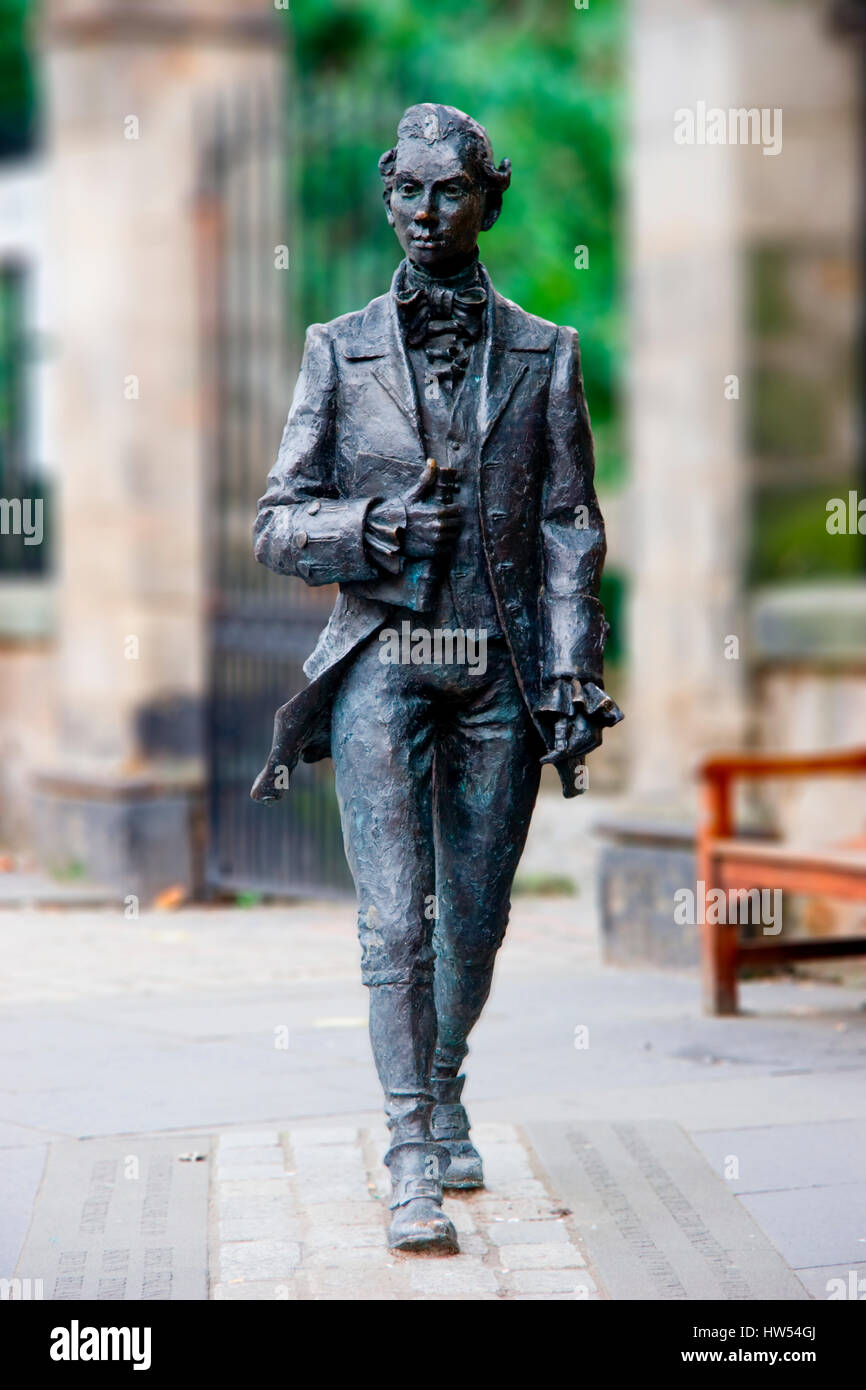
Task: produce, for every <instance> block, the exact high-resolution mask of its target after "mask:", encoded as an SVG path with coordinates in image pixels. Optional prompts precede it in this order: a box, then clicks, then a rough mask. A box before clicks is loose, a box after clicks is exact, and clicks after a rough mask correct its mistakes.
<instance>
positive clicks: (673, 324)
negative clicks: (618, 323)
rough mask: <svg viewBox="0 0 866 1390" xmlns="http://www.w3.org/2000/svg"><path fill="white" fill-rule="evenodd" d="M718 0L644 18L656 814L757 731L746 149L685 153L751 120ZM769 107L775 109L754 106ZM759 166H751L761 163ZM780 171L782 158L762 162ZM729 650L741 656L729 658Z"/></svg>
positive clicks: (635, 291)
mask: <svg viewBox="0 0 866 1390" xmlns="http://www.w3.org/2000/svg"><path fill="white" fill-rule="evenodd" d="M735 8H736V7H731V6H729V5H727V4H726V3H722V2H721V0H640V3H639V4H634V5H633V6H632V11H631V30H632V44H633V51H632V59H633V62H632V81H631V94H632V103H633V105H632V135H631V169H630V175H629V188H630V248H629V260H630V265H631V278H630V329H631V336H630V344H631V363H630V372H631V380H630V390H629V410H630V434H631V440H630V458H631V469H632V481H631V486H630V498H629V507H628V511H629V526H630V539H631V554H632V567H631V575H630V592H631V604H630V619H629V662H630V670H629V685H630V689H629V692H628V693H627V695H626V696H625V697H624V701H623V703H624V706H625V708H626V711H627V716H628V717H627V724H625V725H623V730H624V731H625V730H626V729H627V730H628V737H629V759H630V765H631V790H632V791H633V792H634V793H635V794H636V796H638V797H639V798H640V799H641V800H642V801H644V802H645V803H646V804H647V805H648V806H651V807H658V809H659V810H662V809H664V808H669V807H670V806H671V804H678V805H680V806H682V805H683V803H685V806H686V807H687V806H688V805H689V803H690V802H691V800H692V791H693V787H692V780H691V769H692V767H693V765H694V763H695V761H696V759H697V758H698V756H699V755H700V754H701V753H702V752H703V751H704V750H706V749H709V748H719V747H724V746H729V745H736V744H737V742H738V741H739V740H740V738H741V731H742V719H743V697H742V685H743V681H742V668H743V664H744V663H743V661H742V660H731V659H728V657H727V656H726V639H727V638H729V637H736V638H738V639H739V642H740V644H741V655H742V656H743V657H745V642H746V632H745V616H744V608H743V602H742V583H743V549H744V539H745V533H746V527H747V516H748V509H747V500H746V493H745V484H744V460H743V449H742V445H741V430H742V415H743V409H744V406H743V402H742V399H740V400H735V399H734V400H731V399H726V396H725V382H726V378H728V377H730V376H737V377H738V378H739V384H740V388H741V390H742V389H743V388H744V387H745V386H746V384H747V383H746V380H745V376H746V362H745V358H744V329H743V324H742V310H741V292H740V265H739V257H738V245H737V232H738V190H737V183H736V181H735V179H734V177H733V172H734V171H733V162H734V160H735V159H736V158H737V157H738V156H742V155H743V154H744V153H745V152H744V151H742V150H739V149H731V148H725V147H719V146H708V145H693V146H689V145H681V144H677V143H675V141H674V124H675V122H674V113H675V111H677V110H678V109H679V108H689V109H691V110H692V111H694V110H696V108H697V104H698V102H703V103H705V104H706V106H707V107H713V106H719V107H723V108H724V109H725V110H727V109H728V108H729V107H731V106H736V105H738V104H739V103H738V100H737V93H736V90H735V89H736V86H737V83H736V73H735V63H734V57H735V50H736V43H737V40H739V41H742V37H743V35H742V31H741V32H740V34H739V35H736V34H735V33H734V32H733V24H734V23H735V22H736V15H733V16H732V14H731V11H732V9H735ZM758 104H762V103H758ZM753 153H755V154H758V156H759V157H760V152H759V151H755V152H752V151H749V152H748V154H749V155H751V154H753ZM764 162H765V163H769V160H765V161H764ZM729 650H730V648H729Z"/></svg>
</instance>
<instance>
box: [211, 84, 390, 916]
mask: <svg viewBox="0 0 866 1390" xmlns="http://www.w3.org/2000/svg"><path fill="white" fill-rule="evenodd" d="M199 120H200V130H199V148H200V150H201V181H200V189H199V195H198V199H197V227H198V247H199V269H200V277H201V281H200V302H201V329H202V345H203V352H204V354H205V368H206V371H205V379H206V382H207V384H208V389H207V400H206V416H207V420H206V447H207V450H208V468H207V474H208V477H209V478H211V479H212V487H211V488H210V489H209V493H210V495H209V499H208V517H207V527H206V534H208V535H209V537H210V538H211V540H210V547H211V550H210V556H209V562H210V595H211V612H210V676H209V687H210V689H209V710H208V775H209V834H208V854H207V879H208V883H209V885H210V886H211V887H214V888H218V889H222V890H230V891H236V892H242V891H247V892H249V891H253V892H264V893H284V894H285V893H289V894H305V895H308V894H324V893H334V892H344V891H347V890H349V889H350V888H351V878H350V875H349V871H348V867H347V865H346V862H345V858H344V855H343V849H342V840H341V835H340V825H339V816H338V810H337V803H336V797H335V794H334V787H333V774H332V767H331V763H330V761H327V762H324V763H316V764H313V765H308V764H303V763H302V764H300V765H299V766H298V768H297V770H296V772H295V773H294V774H293V777H292V787H291V791H290V792H289V793H288V795H287V796H286V797H285V798H284V799H283V800H282V801H280V802H278V803H276V804H275V805H273V806H262V805H261V804H259V803H255V802H253V801H251V800H250V796H249V791H250V786H251V784H252V781H253V779H254V777H255V775H256V773H257V772H258V770H259V768H260V767H261V766H262V764H263V762H264V760H265V758H266V756H267V752H268V749H269V747H270V740H271V733H272V727H273V716H274V711H275V709H276V708H277V706H278V705H280V704H282V703H284V702H285V701H286V700H287V699H288V698H289V697H290V696H291V695H292V694H294V693H295V692H296V691H298V690H300V689H301V688H302V686H303V685H304V684H305V683H306V678H305V677H304V675H303V672H302V669H301V666H302V662H303V661H304V660H305V659H306V657H307V656H308V655H309V653H310V652H311V651H312V648H313V646H314V644H315V641H316V637H317V636H318V633H319V631H320V629H321V628H322V627H323V625H324V623H325V622H326V620H327V617H328V614H329V612H330V610H331V607H332V606H333V602H334V598H335V593H336V591H335V589H334V588H332V587H327V588H325V587H323V588H316V589H311V588H308V587H307V586H306V585H305V584H304V583H303V582H302V581H301V580H297V579H287V578H285V577H283V576H278V575H275V574H272V573H271V572H270V571H268V570H266V569H265V568H264V567H263V566H261V565H259V564H257V563H256V561H255V559H254V558H253V553H252V523H253V519H254V516H255V510H256V499H257V498H258V497H259V496H260V495H261V494H262V492H263V491H264V486H265V477H266V474H267V471H268V469H269V467H270V466H271V463H272V462H273V460H274V458H275V457H276V451H277V447H278V444H279V440H280V434H281V431H282V427H283V424H284V421H285V417H286V413H287V410H288V405H289V402H290V398H291V392H292V389H293V386H294V380H295V376H296V373H297V368H298V365H299V359H300V349H301V345H302V342H303V325H304V324H306V323H309V322H314V321H317V320H323V319H329V318H333V317H334V316H335V315H337V314H339V313H342V312H344V311H346V310H347V309H351V308H359V307H361V306H362V305H363V304H364V303H365V302H366V301H367V300H368V299H369V298H370V297H371V296H372V295H373V294H376V293H381V291H382V290H383V289H384V288H386V286H387V284H388V283H389V276H390V271H391V268H392V267H393V265H394V263H395V254H394V248H393V246H392V245H391V244H390V242H389V235H390V234H389V233H388V230H387V227H386V226H385V222H384V217H383V214H382V208H381V201H380V191H379V188H378V187H377V182H378V176H377V175H376V155H377V154H378V153H379V152H381V150H382V149H383V148H384V143H378V148H377V142H378V140H380V139H381V140H382V141H386V140H387V132H389V131H393V128H394V113H393V110H389V109H388V104H387V103H384V102H382V101H381V93H380V94H379V99H378V100H374V94H371V96H370V98H369V100H368V101H367V102H366V103H362V106H361V109H360V110H359V103H358V100H357V99H353V102H352V104H351V109H350V108H349V107H348V106H342V105H341V103H340V102H339V101H338V100H337V99H335V98H334V97H333V95H332V94H329V93H328V92H327V90H323V89H322V88H321V86H320V87H319V88H318V89H317V90H316V92H315V93H312V92H310V91H304V90H303V89H300V88H297V87H296V88H295V89H294V91H293V93H292V95H291V98H290V99H287V98H285V97H284V96H283V94H281V93H277V92H273V91H261V90H257V91H242V92H234V93H230V94H226V95H225V96H224V97H222V98H220V99H218V100H215V101H213V102H212V103H209V104H208V107H207V109H206V110H203V111H202V112H201V113H200V117H199ZM359 130H361V131H362V132H363V141H359V139H358V132H359ZM380 132H381V134H380ZM304 207H308V208H309V209H310V212H309V215H308V216H304V214H303V211H302V210H303V209H304Z"/></svg>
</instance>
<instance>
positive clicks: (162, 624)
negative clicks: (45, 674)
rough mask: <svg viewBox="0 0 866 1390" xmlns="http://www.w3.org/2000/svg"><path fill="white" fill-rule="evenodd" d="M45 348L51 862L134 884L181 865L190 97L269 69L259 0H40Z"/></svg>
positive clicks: (192, 449)
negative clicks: (50, 420)
mask: <svg viewBox="0 0 866 1390" xmlns="http://www.w3.org/2000/svg"><path fill="white" fill-rule="evenodd" d="M45 9H46V12H47V13H46V16H45V21H46V22H45V30H44V52H45V87H46V95H47V104H48V133H49V147H50V173H49V188H50V203H51V214H50V228H51V233H50V235H51V239H52V241H53V247H54V258H55V267H54V270H55V277H54V278H55V290H56V293H57V305H56V313H55V314H54V321H55V323H56V326H57V328H56V332H57V346H58V354H59V357H58V382H57V402H56V413H55V419H54V430H53V451H52V452H53V455H54V456H55V457H56V458H57V460H58V468H59V478H58V484H59V491H60V504H59V505H60V514H59V518H58V522H57V528H56V530H57V534H58V537H59V541H60V550H61V555H60V568H59V574H58V588H59V622H60V632H59V641H60V652H59V689H58V710H59V713H58V750H57V758H56V762H55V765H54V767H53V768H51V769H50V770H48V771H47V772H46V774H45V775H44V776H43V777H42V778H41V779H40V786H41V793H42V807H41V820H42V837H41V838H42V843H43V849H44V850H46V849H47V851H48V856H47V857H48V858H49V860H50V862H51V863H53V864H54V865H58V864H61V863H62V862H63V861H64V860H66V861H75V862H80V863H81V864H82V866H83V868H84V869H85V870H86V871H87V872H88V873H90V874H91V875H92V876H94V877H96V878H99V879H101V880H103V881H106V880H107V881H108V882H110V883H112V884H116V885H117V886H118V887H119V888H125V887H127V886H128V885H132V886H129V891H130V892H136V891H137V888H136V886H135V885H136V884H137V885H138V890H140V891H142V892H144V893H145V894H146V895H149V894H151V893H152V892H153V891H155V890H156V889H158V888H160V887H166V886H168V885H170V884H174V883H182V884H183V885H184V886H185V887H189V886H190V883H191V880H192V879H193V878H194V869H193V866H192V856H191V848H190V845H191V840H190V828H189V827H190V814H189V812H190V797H191V796H192V798H193V800H194V798H195V794H196V792H198V793H200V791H201V787H202V781H203V779H202V773H203V763H202V754H203V740H202V729H203V718H202V712H203V702H204V697H205V692H206V685H205V682H206V641H205V638H206V622H205V620H206V601H205V583H206V572H207V559H208V555H207V550H208V537H207V531H206V515H207V505H206V504H207V500H208V496H207V488H208V484H209V481H210V480H212V479H213V476H214V470H213V461H212V460H209V459H208V458H207V457H206V456H205V450H204V423H205V422H204V419H203V407H204V392H203V382H202V377H201V372H202V352H201V343H200V331H199V329H200V304H199V302H198V283H197V279H198V275H199V269H200V268H199V265H198V248H197V243H196V226H195V210H196V205H195V199H196V189H197V182H198V178H199V146H198V132H197V129H196V117H197V115H198V117H199V118H200V115H201V106H202V101H203V98H206V96H207V95H208V94H209V93H213V92H217V91H224V90H225V89H227V88H234V89H238V90H240V89H243V88H245V87H246V86H247V85H248V84H257V85H262V84H269V85H271V86H273V85H275V84H276V83H277V82H278V81H279V78H280V73H281V68H282V61H283V55H282V53H281V50H280V42H279V40H280V35H281V25H280V24H279V18H280V17H279V16H278V14H277V13H276V10H275V8H274V7H272V6H269V5H265V4H264V3H262V0H172V3H171V4H170V5H168V4H156V3H147V0H145V2H144V3H133V2H131V0H115V2H114V3H112V2H111V0H49V2H48V3H47V4H46V7H45Z"/></svg>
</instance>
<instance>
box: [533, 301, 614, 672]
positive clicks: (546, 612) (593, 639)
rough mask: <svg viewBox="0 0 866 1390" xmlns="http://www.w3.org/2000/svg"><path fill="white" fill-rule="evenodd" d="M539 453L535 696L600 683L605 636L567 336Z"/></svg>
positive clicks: (594, 518) (589, 472)
mask: <svg viewBox="0 0 866 1390" xmlns="http://www.w3.org/2000/svg"><path fill="white" fill-rule="evenodd" d="M547 449H548V470H547V476H546V478H545V482H544V488H543V493H542V503H541V544H542V552H543V567H544V569H543V573H544V580H543V584H544V587H543V591H542V595H541V623H542V661H541V666H542V669H541V680H542V689H543V688H544V686H545V684H546V683H549V682H551V681H555V680H557V679H558V678H561V677H577V679H579V680H584V681H594V682H595V681H597V682H601V681H602V679H603V653H604V643H605V638H606V636H607V632H608V624H607V623H606V622H605V618H604V612H603V610H602V607H601V604H600V603H599V601H598V587H599V582H600V580H601V571H602V567H603V565H604V556H605V550H606V544H605V536H604V521H603V520H602V515H601V512H600V510H599V506H598V499H597V498H596V495H595V484H594V472H595V460H594V457H593V448H592V432H591V429H590V422H589V411H588V409H587V404H586V397H585V396H584V391H583V379H582V376H581V371H580V349H579V346H578V338H577V333H576V332H575V330H574V329H573V328H560V329H559V330H558V332H557V340H556V348H555V353H554V361H553V373H552V377H551V383H550V395H549V398H548V407H547Z"/></svg>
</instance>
